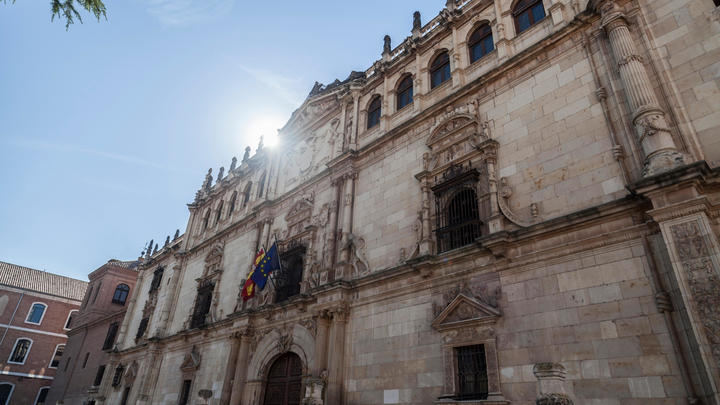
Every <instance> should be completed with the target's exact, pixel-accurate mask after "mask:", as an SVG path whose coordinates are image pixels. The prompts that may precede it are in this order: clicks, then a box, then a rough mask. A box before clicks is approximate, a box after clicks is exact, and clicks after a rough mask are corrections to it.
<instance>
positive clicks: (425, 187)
mask: <svg viewBox="0 0 720 405" xmlns="http://www.w3.org/2000/svg"><path fill="white" fill-rule="evenodd" d="M421 181H422V184H421V186H420V189H421V190H422V211H421V212H422V239H421V240H420V256H427V255H431V254H433V240H432V238H431V237H430V233H431V230H430V229H431V228H430V191H431V190H430V184H429V183H428V179H427V177H423V179H422V180H421Z"/></svg>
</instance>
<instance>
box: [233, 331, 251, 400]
mask: <svg viewBox="0 0 720 405" xmlns="http://www.w3.org/2000/svg"><path fill="white" fill-rule="evenodd" d="M238 340H239V341H240V344H239V345H238V352H237V357H236V360H235V372H234V373H233V379H232V391H231V394H230V405H240V403H241V400H242V398H243V391H244V388H245V385H246V383H245V378H246V376H247V367H248V362H249V360H250V358H249V353H250V343H251V341H252V334H251V331H250V330H244V331H242V332H240V333H239V338H238ZM242 403H243V404H244V403H248V404H249V403H250V402H242Z"/></svg>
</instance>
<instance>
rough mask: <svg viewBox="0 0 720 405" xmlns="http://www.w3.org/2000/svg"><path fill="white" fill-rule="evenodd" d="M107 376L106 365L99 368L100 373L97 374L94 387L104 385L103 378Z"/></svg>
mask: <svg viewBox="0 0 720 405" xmlns="http://www.w3.org/2000/svg"><path fill="white" fill-rule="evenodd" d="M104 375H105V365H104V364H103V365H102V366H100V367H98V371H97V373H96V374H95V381H93V385H94V386H95V387H99V386H100V384H102V379H103V376H104Z"/></svg>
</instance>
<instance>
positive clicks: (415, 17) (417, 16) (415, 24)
mask: <svg viewBox="0 0 720 405" xmlns="http://www.w3.org/2000/svg"><path fill="white" fill-rule="evenodd" d="M420 28H422V21H421V20H420V12H419V11H416V12H414V13H413V31H414V30H419V29H420Z"/></svg>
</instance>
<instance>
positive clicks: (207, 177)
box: [202, 168, 213, 191]
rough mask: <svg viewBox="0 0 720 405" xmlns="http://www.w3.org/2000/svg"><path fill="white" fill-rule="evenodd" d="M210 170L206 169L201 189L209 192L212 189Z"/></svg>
mask: <svg viewBox="0 0 720 405" xmlns="http://www.w3.org/2000/svg"><path fill="white" fill-rule="evenodd" d="M212 180H213V176H212V168H210V169H208V171H207V174H206V175H205V181H204V182H203V185H202V188H203V190H205V191H210V188H212Z"/></svg>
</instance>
